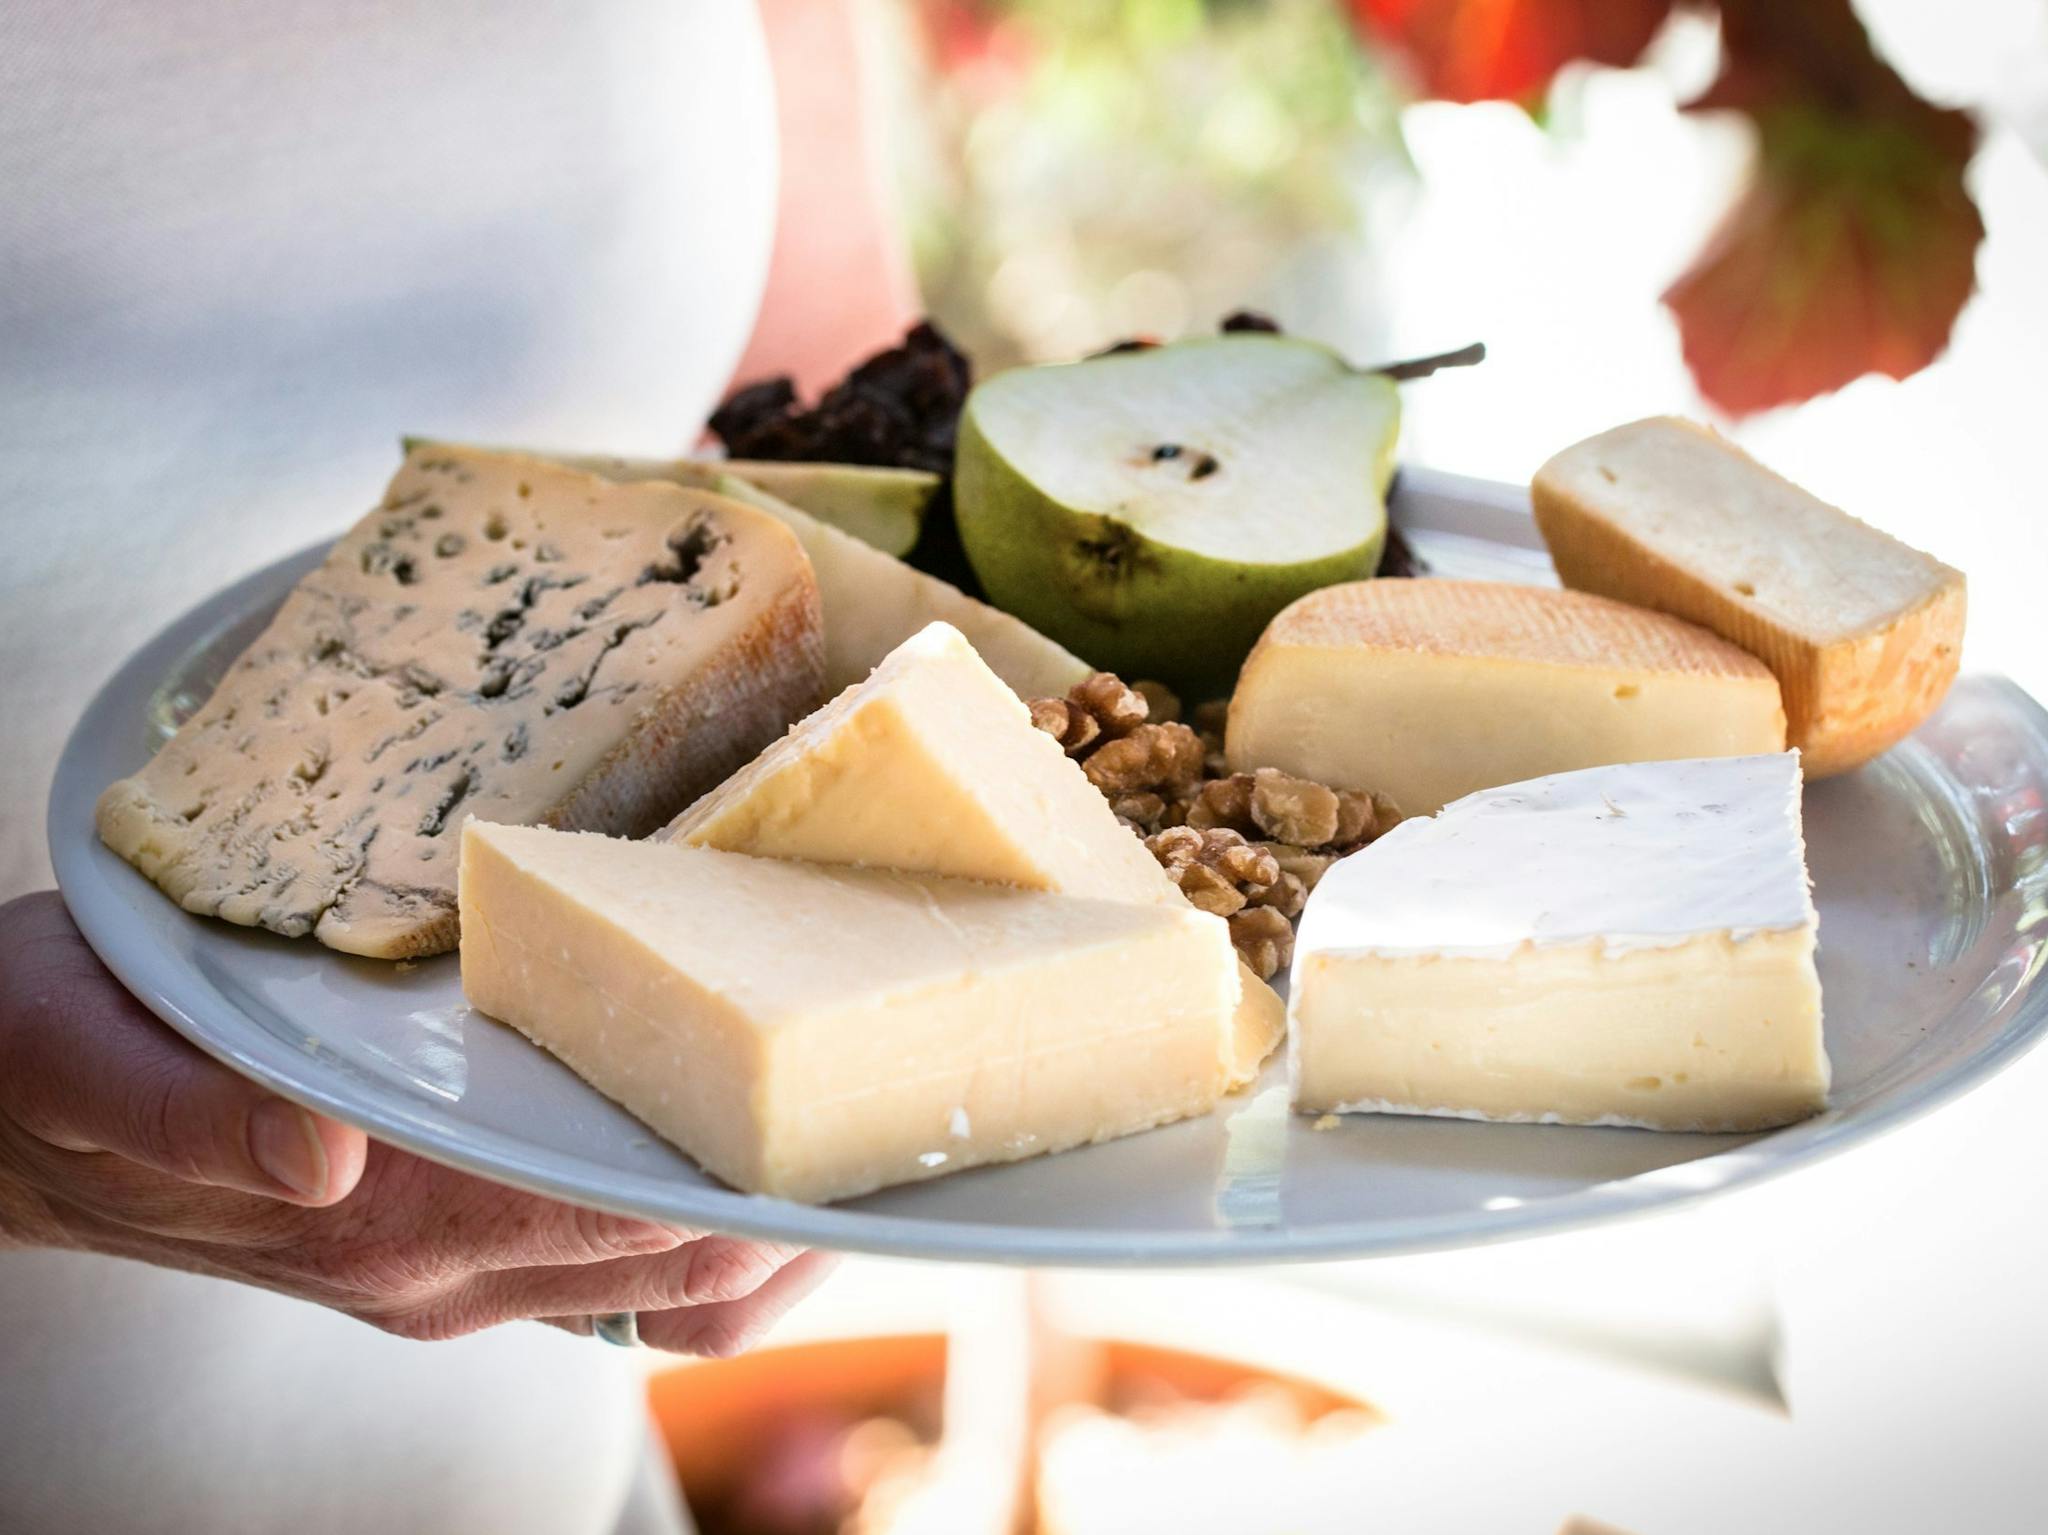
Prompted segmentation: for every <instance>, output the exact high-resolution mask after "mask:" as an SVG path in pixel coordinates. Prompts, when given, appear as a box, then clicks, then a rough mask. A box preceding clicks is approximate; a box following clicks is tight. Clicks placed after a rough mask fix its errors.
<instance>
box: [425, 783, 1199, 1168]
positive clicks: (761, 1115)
mask: <svg viewBox="0 0 2048 1535" xmlns="http://www.w3.org/2000/svg"><path fill="white" fill-rule="evenodd" d="M461 890H462V981H463V989H464V991H465V993H466V994H467V995H468V997H469V999H470V1001H471V1002H472V1003H473V1004H474V1005H475V1006H476V1007H478V1008H479V1009H481V1010H482V1011H484V1012H486V1013H489V1014H491V1015H492V1016H494V1017H497V1018H499V1019H502V1020H503V1021H505V1022H507V1023H509V1024H511V1025H513V1026H514V1027H515V1028H518V1029H519V1030H520V1031H521V1032H523V1033H525V1034H526V1035H528V1036H529V1037H530V1038H532V1039H533V1040H535V1041H536V1042H537V1043H539V1044H541V1045H543V1046H545V1047H546V1048H547V1049H548V1050H550V1051H552V1052H553V1053H554V1054H555V1055H557V1056H559V1057H560V1058H561V1059H562V1060H563V1061H565V1062H566V1063H567V1064H568V1065H569V1066H570V1067H572V1068H573V1069H574V1070H575V1071H576V1072H577V1073H578V1074H579V1075H580V1076H582V1077H583V1078H584V1079H585V1080H587V1081H589V1082H590V1083H591V1084H592V1085H593V1086H595V1087H597V1088H598V1089H599V1090H600V1091H601V1092H603V1093H605V1094H606V1095H607V1096H609V1097H611V1098H614V1099H616V1100H617V1101H618V1102H620V1103H622V1104H623V1105H625V1107H626V1108H628V1109H630V1110H631V1111H632V1112H633V1113H634V1114H636V1115H638V1116H639V1117H640V1118H641V1119H643V1120H645V1121H646V1122H647V1123H648V1124H649V1125H650V1126H651V1127H653V1128H654V1129H655V1130H656V1131H658V1132H660V1133H661V1134H662V1135H663V1136H665V1137H667V1138H668V1139H669V1140H671V1141H673V1142H675V1144H677V1145H678V1146H680V1147H682V1149H683V1150H685V1151H687V1152H688V1153H689V1154H690V1155H691V1156H693V1157H695V1158H696V1159H697V1160H698V1161H699V1162H700V1163H702V1164H703V1165H704V1167H705V1168H706V1169H707V1170H708V1171H710V1172H712V1173H714V1174H715V1175H717V1176H718V1177H720V1178H722V1179H724V1180H725V1181H726V1182H728V1183H730V1184H732V1185H733V1186H735V1187H737V1188H741V1189H745V1190H748V1191H750V1192H757V1193H767V1194H778V1195H782V1196H784V1197H787V1198H791V1199H799V1200H806V1201H824V1200H832V1199H839V1198H845V1197H848V1196H851V1195H855V1194H861V1193H865V1192H867V1191H869V1190H872V1189H876V1188H881V1187H884V1186H886V1185H889V1184H894V1183H902V1182H906V1181H910V1180H913V1179H920V1178H929V1177H934V1176H937V1175H939V1174H942V1173H946V1172H952V1171H956V1170H958V1169H960V1168H963V1167H971V1166H975V1165H977V1164H981V1163H987V1162H1003V1161H1014V1160H1016V1159H1018V1158H1022V1157H1028V1156H1034V1155H1037V1154H1039V1153H1041V1152H1047V1151H1057V1150H1061V1149H1063V1148H1066V1147H1070V1146H1077V1145H1082V1144H1085V1143H1088V1142H1092V1141H1099V1140H1105V1139H1109V1138H1111V1137H1113V1136H1119V1135H1127V1134H1130V1133H1132V1132H1134V1131H1138V1130H1143V1129H1147V1128H1150V1127H1151V1126H1153V1125H1158V1124H1164V1123H1166V1122H1168V1121H1171V1120H1176V1119H1181V1118H1185V1117H1186V1116H1188V1115H1191V1114H1198V1113H1202V1112H1204V1111H1205V1110H1207V1109H1208V1108H1209V1107H1210V1106H1211V1105H1212V1104H1213V1103H1214V1102H1215V1100H1216V1098H1217V1095H1218V1094H1219V1093H1220V1092H1221V1091H1222V1089H1223V1086H1224V1080H1225V1066H1226V1063H1225V1061H1224V1060H1223V1058H1222V1052H1221V1050H1220V1049H1219V1041H1220V1040H1221V1039H1222V1037H1223V1031H1224V1023H1225V1020H1227V1017H1228V1015H1229V1012H1230V1009H1231V1007H1232V1006H1233V1005H1234V1002H1235V997H1236V980H1235V960H1234V954H1233V951H1232V949H1231V947H1230V939H1229V933H1228V929H1227V928H1226V927H1225V925H1224V924H1223V923H1222V922H1221V921H1220V920H1218V919H1217V918H1215V917H1211V916H1209V915H1207V914H1206V913H1203V912H1198V911H1195V910H1193V909H1191V908H1187V907H1183V908H1181V909H1179V910H1175V909H1174V908H1172V907H1169V906H1164V905H1146V904H1140V903H1135V902H1128V901H1089V900H1080V899H1076V898H1073V897H1068V896H1060V895H1054V894H1049V893H1046V892H1042V891H1024V890H1014V889H1010V888H1007V887H1004V886H999V885H989V884H981V883H976V882H970V881H965V880H944V879H935V878H915V877H912V876H908V875H902V874H893V873H887V872H883V871H880V870H867V869H846V868H828V867H821V866H818V865H808V864H798V863H790V862H785V861H781V860H777V859H766V858H748V857H745V856H743V855H739V854H733V853H722V852H718V851H716V850H713V849H707V848H689V847H673V846H663V845H661V844H658V843H649V842H628V841H623V840H618V839H613V838H606V837H597V836H590V835H577V834H571V833H563V832H554V831H549V830H546V829H544V828H539V827H508V826H493V825H489V824H487V823H484V822H480V821H471V822H470V823H468V825H467V826H466V827H465V828H464V834H463V868H462V881H461ZM1111 997H1113V998H1114V999H1115V1005H1114V1006H1105V999H1107V998H1111Z"/></svg>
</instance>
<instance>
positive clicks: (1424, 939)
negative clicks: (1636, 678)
mask: <svg viewBox="0 0 2048 1535" xmlns="http://www.w3.org/2000/svg"><path fill="white" fill-rule="evenodd" d="M1799 793H1800V772H1799V759H1798V754H1797V753H1794V752H1784V753H1775V754H1771V755H1767V756H1754V757H1723V758H1708V759H1700V760H1694V761H1682V762H1658V763H1636V764H1628V765H1624V766H1619V767H1602V768H1592V769H1588V770H1585V771H1582V772H1576V773H1561V774H1558V775H1556V776H1554V777H1549V778H1539V779H1534V780H1532V781H1530V782H1528V783H1521V784H1513V785H1510V786H1508V787H1506V788H1502V789H1495V790H1491V791H1489V792H1486V793H1481V794H1475V795H1472V796H1470V797H1468V798H1466V799H1462V800H1459V801H1457V802H1456V803H1454V804H1451V805H1448V806H1446V807H1445V808H1444V810H1443V811H1442V812H1441V813H1440V814H1438V815H1436V816H1435V817H1433V818H1429V819H1426V820H1410V821H1404V822H1403V823H1402V824H1401V825H1400V826H1399V827H1397V828H1396V829H1395V830H1394V831H1392V832H1390V833H1389V834H1388V835H1387V836H1385V837H1383V838H1381V839H1380V840H1379V841H1378V842H1375V843H1374V844H1372V846H1370V847H1368V848H1365V849H1363V850H1361V851H1359V852H1357V853H1354V854H1353V855H1351V856H1350V857H1349V858H1346V859H1344V860H1343V861H1342V862H1340V863H1338V864H1337V865H1336V866H1335V867H1333V868H1332V869H1331V870H1330V872H1329V873H1328V874H1326V875H1325V876H1324V877H1323V880H1322V882H1321V883H1320V884H1319V885H1318V886H1317V887H1316V890H1315V893H1314V895H1313V896H1312V897H1311V898H1310V900H1309V903H1308V907H1307V909H1306V911H1305V912H1304V913H1303V917H1302V924H1301V933H1300V937H1299V940H1298V942H1297V944H1296V947H1295V957H1294V971H1293V987H1292V999H1291V1003H1290V1017H1289V1022H1290V1044H1289V1053H1290V1057H1291V1060H1290V1070H1291V1074H1292V1080H1293V1088H1294V1102H1295V1107H1296V1108H1297V1109H1299V1110H1301V1111H1302V1112H1304V1113H1311V1114H1315V1113H1323V1112H1332V1111H1334V1112H1345V1111H1353V1110H1379V1111H1385V1112H1391V1113H1403V1114H1446V1115H1455V1116H1459V1117H1463V1118H1470V1119H1499V1120H1516V1121H1537V1122H1541V1123H1546V1124H1577V1125H1639V1126H1643V1127H1645V1128H1648V1129H1655V1130H1707V1131H1714V1130H1760V1129H1765V1128H1768V1127H1770V1126H1774V1125H1783V1124H1788V1123H1790V1122H1792V1121H1794V1120H1798V1119H1803V1118H1805V1117H1806V1116H1808V1115H1810V1114H1814V1113H1817V1112H1819V1111H1820V1109H1821V1108H1822V1107H1823V1106H1824V1105H1825V1104H1826V1101H1827V1091H1828V1058H1827V1052H1826V1049H1825V1047H1824V1045H1823V1041H1822V1037H1821V995H1820V980H1819V977H1818V975H1817V974H1816V972H1815V969H1814V946H1815V939H1816V933H1817V929H1818V922H1817V919H1816V917H1815V914H1814V909H1813V901H1812V898H1811V896H1810V895H1809V893H1808V888H1807V874H1806V863H1805V843H1804V840H1803V838H1802V836H1801V832H1800V814H1799V810H1800V806H1799Z"/></svg>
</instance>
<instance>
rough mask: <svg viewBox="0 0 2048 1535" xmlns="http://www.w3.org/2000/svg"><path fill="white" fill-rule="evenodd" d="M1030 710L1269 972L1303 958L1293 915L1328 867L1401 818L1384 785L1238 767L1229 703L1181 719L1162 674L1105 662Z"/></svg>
mask: <svg viewBox="0 0 2048 1535" xmlns="http://www.w3.org/2000/svg"><path fill="white" fill-rule="evenodd" d="M1029 708H1030V710H1031V722H1032V723H1033V724H1034V725H1036V726H1037V727H1038V728H1039V729H1040V730H1043V731H1045V732H1046V734H1048V735H1050V736H1052V737H1053V738H1054V739H1055V740H1057V741H1058V742H1059V743H1060V745H1061V746H1063V747H1064V748H1065V749H1066V752H1067V755H1068V756H1070V757H1072V758H1073V759H1074V760H1075V761H1077V762H1078V763H1080V765H1081V771H1082V772H1084V773H1086V774H1087V775H1088V781H1089V782H1090V783H1092V784H1094V785H1095V787H1096V788H1097V789H1099V790H1101V791H1102V794H1103V796H1104V797H1105V798H1106V799H1107V800H1108V801H1109V805H1110V808H1111V809H1112V810H1114V811H1115V812H1116V814H1117V818H1118V819H1119V820H1121V821H1122V822H1123V823H1124V824H1125V825H1126V826H1128V827H1130V828H1131V830H1132V831H1133V832H1135V833H1136V834H1137V835H1138V836H1140V837H1142V838H1144V839H1145V846H1146V847H1147V848H1149V849H1150V850H1151V852H1152V855H1153V857H1155V858H1157V859H1158V860H1159V863H1160V865H1161V867H1163V868H1164V869H1165V870H1166V871H1167V873H1168V874H1169V875H1171V876H1172V877H1173V882H1174V883H1175V884H1176V885H1177V886H1179V887H1180V892H1181V894H1182V895H1184V896H1186V897H1187V898H1188V900H1189V901H1190V902H1191V903H1192V904H1194V905H1195V906H1198V907H1200V908H1201V909H1202V910H1203V911H1208V912H1214V913H1215V914H1216V915H1217V916H1220V917H1224V918H1227V919H1228V920H1229V922H1230V936H1231V941H1232V942H1233V943H1235V944H1236V945H1237V951H1238V954H1239V955H1240V957H1242V958H1243V960H1244V962H1245V963H1246V964H1247V965H1249V966H1250V967H1251V968H1252V970H1253V971H1255V972H1256V973H1257V974H1258V976H1259V977H1260V979H1262V980H1268V979H1271V978H1272V976H1273V975H1274V974H1275V973H1276V972H1277V971H1278V970H1279V969H1280V968H1281V967H1282V966H1284V965H1285V964H1287V962H1288V960H1289V959H1290V958H1291V957H1292V956H1293V952H1294V930H1293V926H1292V922H1293V919H1294V918H1296V917H1299V916H1300V915H1301V909H1302V906H1303V904H1304V903H1305V902H1306V901H1307V899H1308V893H1309V891H1311V890H1313V889H1314V888H1315V885H1316V881H1317V880H1319V879H1321V878H1322V876H1323V871H1324V870H1326V869H1328V868H1329V866H1330V865H1331V864H1332V863H1334V862H1336V860H1337V859H1338V858H1340V857H1342V856H1343V855H1344V854H1346V853H1349V852H1352V851H1353V850H1355V849H1357V848H1360V847H1363V846H1364V845H1365V844H1366V843H1368V842H1371V841H1372V840H1373V839H1374V838H1376V837H1378V836H1381V835H1383V834H1384V833H1385V832H1387V831H1389V830H1390V829H1392V827H1393V826H1394V825H1395V824H1396V823H1397V822H1399V820H1400V819H1401V815H1400V812H1399V811H1398V810H1396V809H1395V808H1394V805H1393V803H1392V801H1390V800H1388V799H1387V798H1386V797H1385V796H1384V795H1374V794H1362V793H1359V792H1357V791H1356V790H1351V789H1332V788H1330V787H1329V786H1328V785H1326V784H1319V783H1316V782H1313V781H1312V780H1310V779H1306V778H1297V777H1294V776H1293V775H1292V774H1288V773H1282V772H1279V771H1277V770H1275V769H1273V768H1260V769H1258V771H1256V772H1253V773H1233V772H1231V771H1230V768H1229V765H1228V763H1226V762H1225V760H1224V755H1223V729H1224V722H1225V718H1226V715H1227V709H1228V706H1227V704H1225V703H1223V702H1214V703H1205V704H1202V705H1199V706H1198V707H1197V708H1196V709H1195V710H1194V711H1193V712H1192V713H1191V714H1190V715H1189V717H1188V721H1187V723H1182V722H1181V719H1180V714H1181V705H1180V700H1179V699H1178V698H1176V697H1175V696H1174V695H1173V693H1172V692H1171V691H1169V690H1168V689H1167V688H1165V687H1162V686H1161V685H1160V684H1158V683H1156V682H1138V683H1133V684H1126V683H1124V682H1123V681H1121V680H1120V679H1118V678H1117V677H1115V676H1112V675H1111V674H1110V673H1108V672H1096V673H1093V674H1092V675H1091V676H1089V677H1088V678H1087V679H1086V680H1085V681H1083V682H1081V683H1078V684H1076V685H1075V687H1074V688H1073V689H1072V690H1071V691H1070V692H1069V693H1068V694H1067V696H1066V697H1065V698H1037V699H1033V700H1032V701H1031V703H1030V705H1029Z"/></svg>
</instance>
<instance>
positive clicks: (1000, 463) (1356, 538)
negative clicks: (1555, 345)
mask: <svg viewBox="0 0 2048 1535" xmlns="http://www.w3.org/2000/svg"><path fill="white" fill-rule="evenodd" d="M1400 420H1401V403H1400V396H1399V394H1398V393H1397V391H1396V388H1395V385H1394V383H1393V381H1392V380H1391V379H1388V378H1386V377H1384V376H1382V375H1380V374H1375V373H1364V372H1360V371H1358V370H1357V369H1354V368H1353V367H1351V366H1350V365H1349V364H1348V363H1346V362H1345V361H1344V360H1343V359H1342V358H1341V357H1339V356H1337V355H1336V353H1334V352H1332V351H1330V350H1329V349H1328V348H1326V347H1322V346H1318V345H1316V344H1315V343H1313V342H1309V341H1302V340H1297V339H1295V338H1293V337H1285V336H1275V335H1263V334H1253V333H1242V334H1233V335H1226V336H1217V337H1210V338H1203V339H1200V340H1190V341H1178V342H1175V343H1173V344H1172V345H1170V346H1161V347H1154V348H1151V349H1149V350H1146V351H1134V352H1124V353H1118V354H1113V355H1110V356H1106V357H1094V358H1090V359H1089V360H1087V361H1085V362H1077V363H1062V364H1056V365H1053V366H1048V367H1036V368H1019V369H1016V370H1014V371H1012V372H1008V373H1002V374H998V375H997V376H996V377H994V378H991V379H989V380H987V381H986V382H985V383H982V384H980V385H978V386H977V387H976V388H975V390H974V392H973V393H972V394H971V395H969V396H968V400H967V407H966V410H965V411H964V412H963V413H962V415H961V418H960V438H959V449H958V456H957V460H956V462H955V466H954V480H953V497H954V506H955V514H956V516H957V518H958V520H959V524H960V536H961V540H962V542H963V543H964V544H965V545H966V549H967V557H968V559H969V560H970V561H971V562H972V563H973V566H974V572H975V574H976V576H978V577H979V578H980V580H981V583H982V586H983V587H984V589H985V590H986V592H987V594H988V597H989V600H990V601H992V602H994V603H995V604H996V605H997V606H999V607H1001V608H1004V609H1006V610H1007V611H1009V612H1012V613H1015V614H1016V615H1017V616H1018V617H1020V618H1022V619H1023V620H1024V621H1025V622H1027V623H1029V624H1030V625H1031V626H1032V627H1033V628H1035V629H1037V630H1039V631H1040V632H1042V633H1044V634H1047V635H1049V636H1051V637H1052V638H1053V639H1055V640H1057V641H1058V642H1059V643H1060V644H1062V645H1064V646H1066V647H1067V648H1068V649H1069V650H1071V651H1073V652H1075V653H1076V654H1077V655H1081V656H1084V657H1086V658H1087V659H1088V660H1089V661H1090V662H1092V663H1093V664H1095V665H1096V666H1100V667H1103V668H1106V669H1107V670H1110V671H1114V672H1116V673H1118V674H1119V675H1121V676H1124V677H1152V678H1157V679H1159V680H1160V681H1163V682H1166V683H1169V684H1171V685H1172V686H1174V687H1175V688H1177V689H1179V690H1181V691H1182V692H1183V693H1185V694H1187V695H1189V696H1192V697H1197V698H1199V697H1212V696H1220V695H1222V694H1224V693H1227V692H1228V691H1229V690H1230V687H1231V685H1232V683H1233V682H1234V681H1235V680H1236V677H1237V669H1238V666H1239V664H1240V663H1241V662H1242V661H1243V660H1244V657H1245V655H1246V653H1247V652H1249V651H1250V649H1251V647H1252V645H1253V643H1254V642H1255V641H1256V640H1257V639H1258V637H1259V634H1260V632H1261V631H1262V630H1263V629H1264V628H1265V627H1266V623H1267V621H1268V620H1269V619H1271V618H1272V616H1273V615H1274V614H1275V613H1277V612H1279V611H1280V609H1282V608H1284V607H1285V606H1287V604H1288V603H1290V602H1292V601H1293V600H1294V599H1295V598H1297V597H1299V596H1301V595H1302V594H1304V593H1305V592H1310V591H1313V590H1315V589H1316V588H1318V587H1323V586H1329V585H1332V584H1334V583H1336V582H1339V581H1353V580H1358V579H1360V578H1362V577H1365V576H1370V575H1371V574H1372V573H1373V571H1374V569H1375V568H1377V566H1378V564H1379V558H1380V549H1381V546H1382V545H1383V543H1384V542H1385V539H1386V529H1387V513H1386V489H1387V483H1388V481H1389V480H1390V479H1391V478H1392V475H1393V467H1394V443H1395V439H1396V437H1397V436H1398V435H1399V431H1400Z"/></svg>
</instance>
